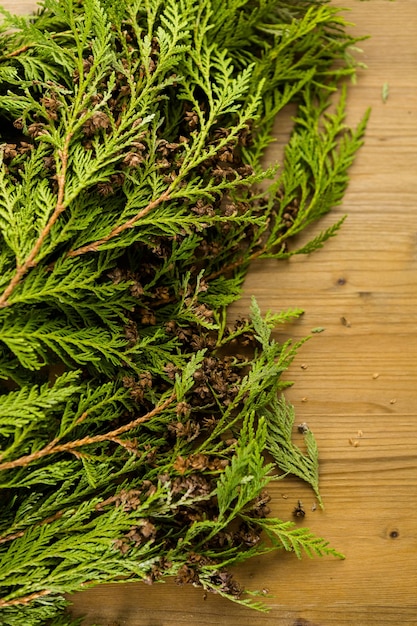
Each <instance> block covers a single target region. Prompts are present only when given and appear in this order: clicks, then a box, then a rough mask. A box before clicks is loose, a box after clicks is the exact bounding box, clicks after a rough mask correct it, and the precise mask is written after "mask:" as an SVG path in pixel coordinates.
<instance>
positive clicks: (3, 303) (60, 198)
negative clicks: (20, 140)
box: [0, 132, 73, 308]
mask: <svg viewBox="0 0 417 626" xmlns="http://www.w3.org/2000/svg"><path fill="white" fill-rule="evenodd" d="M72 136H73V133H72V132H69V133H67V135H66V137H65V139H64V144H63V148H62V150H59V151H58V156H59V159H60V164H59V165H60V167H59V174H57V183H58V193H57V201H56V205H55V209H54V211H53V213H52V215H51V217H50V218H49V220H48V223H47V224H46V226H45V228H44V229H43V230H42V232H41V233H40V235H39V237H38V239H37V240H36V242H35V244H34V246H33V248H32V250H31V251H30V253H29V255H28V256H27V258H26V260H25V261H24V262H23V263H22V264H21V265H18V266H17V267H16V272H15V274H14V276H13V278H12V280H11V281H10V283H9V284H8V286H7V287H6V289H5V290H4V292H3V293H2V295H1V296H0V308H4V307H7V306H9V302H8V301H7V299H8V298H9V296H10V295H11V294H12V293H13V291H14V290H15V289H16V287H17V285H19V283H20V282H21V280H22V279H23V277H24V276H25V274H26V273H27V272H28V271H29V270H30V269H31V268H33V267H36V265H37V261H36V257H37V255H38V254H39V251H40V250H41V248H42V246H43V243H44V241H45V239H46V237H47V236H48V235H49V233H50V232H51V229H52V227H53V226H54V224H55V223H56V221H57V219H58V218H59V216H60V215H61V213H63V212H64V211H65V209H66V203H65V202H64V199H65V180H66V175H67V168H68V153H69V146H70V142H71V139H72Z"/></svg>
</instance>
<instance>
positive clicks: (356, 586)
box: [3, 0, 417, 626]
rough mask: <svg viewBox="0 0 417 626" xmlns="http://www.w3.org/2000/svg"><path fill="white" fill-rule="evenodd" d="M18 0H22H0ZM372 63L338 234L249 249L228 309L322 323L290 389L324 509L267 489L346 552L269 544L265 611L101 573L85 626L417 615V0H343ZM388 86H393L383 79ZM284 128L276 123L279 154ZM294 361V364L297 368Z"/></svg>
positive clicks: (353, 104)
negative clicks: (277, 258) (274, 248)
mask: <svg viewBox="0 0 417 626" xmlns="http://www.w3.org/2000/svg"><path fill="white" fill-rule="evenodd" d="M3 4H5V5H6V6H8V7H9V8H10V9H13V10H15V11H17V10H20V9H25V10H27V9H29V8H30V6H31V5H32V6H33V3H32V2H30V1H27V2H6V3H3ZM340 4H342V5H343V6H348V7H349V8H351V9H352V11H351V14H350V15H349V19H351V21H352V22H354V23H356V25H357V26H356V28H355V32H356V33H358V34H359V33H360V34H370V35H371V39H369V40H367V41H364V42H363V43H362V46H361V47H362V49H363V55H362V59H363V61H364V62H365V63H366V64H367V66H368V69H367V70H366V71H360V72H359V75H358V81H357V84H356V85H355V86H353V87H352V89H351V90H350V95H349V122H351V123H356V122H357V121H358V120H359V119H360V117H361V116H362V115H363V113H364V111H365V109H366V108H367V107H368V106H372V115H371V119H370V123H369V127H368V131H367V137H366V145H365V147H364V148H363V149H362V151H361V153H360V155H359V157H358V159H357V161H356V163H355V165H354V167H353V169H352V175H351V184H350V187H349V191H348V193H347V195H346V199H345V201H344V203H343V206H342V207H339V208H338V209H336V210H335V211H334V213H333V214H332V215H331V216H328V217H327V218H326V219H325V220H324V221H323V222H322V224H321V227H323V226H324V225H327V224H330V223H331V222H333V221H335V220H336V219H337V218H338V217H340V215H343V214H347V215H348V219H347V220H346V222H345V225H344V226H343V229H342V231H341V233H340V234H339V236H338V237H336V238H335V239H333V240H331V241H330V242H328V244H327V245H326V247H325V248H324V249H323V250H322V251H319V252H317V253H315V254H314V255H312V256H311V257H299V258H293V259H291V261H288V262H286V263H276V262H259V263H255V264H254V266H253V268H252V271H251V272H250V275H249V277H248V279H247V283H246V288H245V294H244V297H243V298H242V300H241V301H240V302H239V303H238V304H237V305H235V306H234V308H233V311H232V312H231V315H234V316H235V315H239V314H245V313H247V310H248V307H249V302H250V296H251V295H252V294H254V295H255V296H256V298H257V299H258V302H259V304H260V306H261V307H262V308H263V309H266V308H270V309H272V310H279V309H282V308H286V307H294V306H299V307H302V308H303V309H305V314H304V316H303V318H302V319H301V320H300V321H299V322H297V323H296V324H294V325H293V326H292V327H291V328H290V329H286V330H285V332H283V333H282V335H281V337H282V338H283V339H284V338H286V337H287V335H288V334H290V335H291V336H293V337H294V338H298V337H302V336H305V335H306V334H308V333H309V332H310V330H311V329H312V328H314V327H317V326H322V327H324V328H325V330H324V332H322V333H321V334H316V335H313V336H312V338H311V339H310V341H308V342H307V343H306V344H305V346H304V347H303V348H302V350H301V351H300V353H299V356H298V357H297V358H296V360H295V361H294V364H293V366H292V368H291V371H290V372H289V373H288V378H289V379H291V380H293V381H294V382H295V384H294V386H293V387H292V388H291V389H290V390H289V392H288V397H289V399H290V400H291V401H292V402H293V403H294V405H295V407H296V410H297V415H298V420H299V421H300V422H304V421H305V422H307V423H308V424H309V426H310V427H311V428H312V429H313V430H314V432H315V434H316V436H317V439H318V442H319V447H320V451H321V470H322V471H321V486H322V495H323V498H324V502H325V507H326V508H325V511H323V512H322V511H319V510H315V511H314V512H313V511H312V510H311V507H312V505H313V501H314V498H313V496H312V494H311V492H310V491H309V490H308V489H307V488H305V487H304V486H303V485H301V484H300V483H299V482H298V481H297V480H286V481H284V482H282V483H276V484H275V485H274V487H273V489H272V490H271V491H272V495H273V513H274V514H275V515H278V516H282V517H283V518H286V519H287V518H291V512H292V510H293V508H294V506H295V504H296V503H297V500H298V498H301V500H302V501H303V503H304V506H305V508H306V511H307V515H306V518H305V524H306V525H308V526H309V527H310V528H311V529H312V530H313V531H315V532H316V533H318V534H320V535H321V536H324V537H326V539H328V540H329V541H330V542H331V543H332V544H333V545H334V546H335V547H337V548H338V549H339V550H341V551H343V552H344V554H345V555H346V559H345V560H344V561H338V560H336V559H324V560H317V559H314V560H308V559H305V560H302V561H298V560H297V559H296V558H295V557H294V556H293V555H288V554H283V555H270V556H268V557H266V558H263V559H259V560H255V561H252V562H250V563H249V564H248V565H246V566H245V567H244V568H242V569H241V570H240V572H239V577H240V580H241V581H242V582H244V583H245V584H247V585H248V586H250V587H251V588H258V589H263V588H266V589H269V591H270V593H271V595H272V596H273V598H271V599H268V600H267V602H268V604H269V605H270V607H271V610H270V612H269V613H268V614H257V613H252V612H250V611H248V610H247V609H243V608H241V607H238V606H234V605H232V604H230V603H228V602H226V601H224V600H222V599H220V598H218V597H216V596H209V597H207V599H204V597H203V594H202V593H201V591H199V590H196V589H193V588H178V587H175V585H174V584H172V583H166V584H165V585H164V586H163V585H155V586H153V587H150V588H148V587H146V586H144V585H140V584H139V585H138V584H132V585H123V586H118V585H109V586H106V587H100V588H97V589H93V590H91V591H88V592H85V593H83V594H78V595H76V596H75V597H74V613H75V614H76V615H83V614H84V615H86V616H87V617H86V618H85V621H84V622H83V623H84V625H85V626H91V625H92V624H100V626H111V625H113V624H120V626H121V625H123V626H186V625H187V626H189V625H190V624H191V625H201V626H202V625H211V624H217V625H218V626H226V625H228V626H229V625H230V624H237V623H239V625H240V626H249V625H251V626H256V625H259V626H260V625H265V626H266V625H268V626H272V625H278V626H297V625H298V626H302V625H304V626H308V625H309V626H314V625H315V626H318V625H320V626H330V625H338V626H339V625H340V626H343V625H346V626H348V625H349V626H350V625H352V626H383V625H388V624H389V625H399V624H402V625H411V624H417V596H416V583H417V574H416V559H417V459H416V453H417V385H416V380H417V338H416V332H415V331H416V317H417V312H416V311H417V216H416V213H417V207H416V206H415V204H416V200H415V198H416V197H417V165H416V162H417V160H416V149H417V2H416V1H415V0H397V2H395V3H391V2H388V1H386V0H371V1H370V2H366V3H364V2H357V1H355V0H345V1H344V2H343V1H342V2H340ZM384 83H388V85H389V97H388V100H387V101H386V102H385V103H383V101H382V97H381V90H382V86H383V84H384ZM286 132H287V128H286V126H284V121H283V120H282V119H281V120H279V121H278V122H277V126H276V137H277V140H278V141H277V144H276V145H275V147H274V151H275V152H274V153H271V154H270V155H269V156H270V158H272V159H273V158H274V155H279V154H280V144H281V143H282V141H283V140H284V139H285V137H286ZM302 365H303V367H301V366H302Z"/></svg>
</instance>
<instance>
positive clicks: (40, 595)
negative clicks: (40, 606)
mask: <svg viewBox="0 0 417 626" xmlns="http://www.w3.org/2000/svg"><path fill="white" fill-rule="evenodd" d="M51 593H53V591H52V590H51V589H43V590H42V591H36V592H35V593H31V594H29V595H28V596H23V597H22V598H13V600H0V608H1V609H4V608H5V607H7V606H17V605H19V604H29V602H32V601H33V600H37V599H38V598H43V597H44V596H49V594H51Z"/></svg>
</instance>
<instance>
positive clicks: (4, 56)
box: [2, 43, 35, 60]
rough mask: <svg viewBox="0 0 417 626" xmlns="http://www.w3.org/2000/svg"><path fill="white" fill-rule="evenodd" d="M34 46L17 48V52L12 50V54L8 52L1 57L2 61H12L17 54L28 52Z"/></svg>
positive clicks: (29, 44) (30, 44) (32, 44)
mask: <svg viewBox="0 0 417 626" xmlns="http://www.w3.org/2000/svg"><path fill="white" fill-rule="evenodd" d="M34 45H35V44H34V43H27V44H25V45H24V46H21V47H20V48H17V50H13V52H8V53H7V54H5V55H3V57H2V60H3V59H12V58H13V57H18V56H19V54H22V52H26V50H30V48H33V47H34Z"/></svg>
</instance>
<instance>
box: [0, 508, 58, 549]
mask: <svg viewBox="0 0 417 626" xmlns="http://www.w3.org/2000/svg"><path fill="white" fill-rule="evenodd" d="M63 514H64V511H57V513H55V514H54V515H50V516H49V517H46V518H45V519H43V520H41V521H40V522H37V523H36V524H34V526H35V527H36V526H44V525H45V524H50V523H51V522H55V521H56V520H57V519H59V518H60V517H62V516H63ZM25 532H26V530H19V532H17V533H13V534H11V535H6V536H5V537H0V543H7V542H8V541H14V540H15V539H19V537H23V535H24V534H25Z"/></svg>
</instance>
